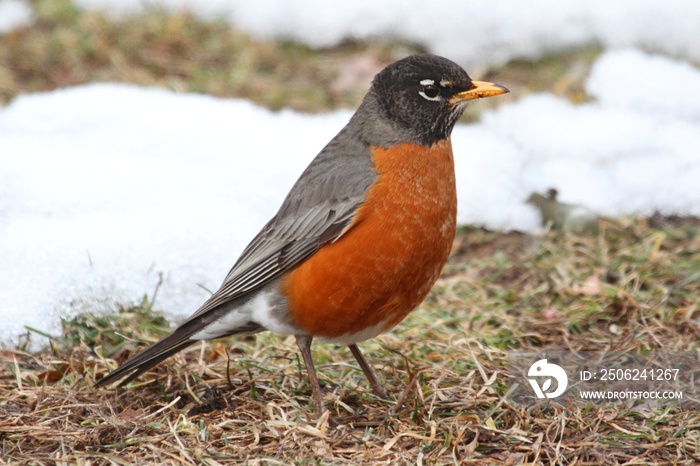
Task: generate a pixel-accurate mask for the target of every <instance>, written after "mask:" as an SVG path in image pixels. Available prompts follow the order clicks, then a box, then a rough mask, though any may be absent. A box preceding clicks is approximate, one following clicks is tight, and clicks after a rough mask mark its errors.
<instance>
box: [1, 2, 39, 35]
mask: <svg viewBox="0 0 700 466" xmlns="http://www.w3.org/2000/svg"><path fill="white" fill-rule="evenodd" d="M32 21H33V17H32V9H31V7H30V6H29V4H28V3H27V2H25V1H24V0H0V34H6V33H8V32H10V31H12V30H13V29H16V28H19V27H23V26H29V25H30V24H31V23H32Z"/></svg>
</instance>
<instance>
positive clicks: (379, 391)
mask: <svg viewBox="0 0 700 466" xmlns="http://www.w3.org/2000/svg"><path fill="white" fill-rule="evenodd" d="M348 348H350V351H351V352H352V355H353V356H355V359H357V362H358V364H359V365H360V367H361V368H362V372H364V373H365V377H367V380H369V384H370V385H371V386H372V391H373V392H374V395H375V396H377V397H378V398H381V399H382V400H388V399H389V397H388V396H387V394H386V392H385V391H384V388H382V386H381V384H380V383H379V379H377V376H376V375H375V374H374V371H373V370H372V368H371V367H370V366H369V364H367V361H366V360H365V357H364V356H362V353H361V352H360V348H358V347H357V345H356V344H354V343H353V344H352V345H348Z"/></svg>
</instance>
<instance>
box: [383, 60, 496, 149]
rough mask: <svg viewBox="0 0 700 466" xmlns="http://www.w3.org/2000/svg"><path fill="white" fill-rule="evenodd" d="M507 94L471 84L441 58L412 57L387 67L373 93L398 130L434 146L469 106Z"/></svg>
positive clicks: (487, 85) (457, 68)
mask: <svg viewBox="0 0 700 466" xmlns="http://www.w3.org/2000/svg"><path fill="white" fill-rule="evenodd" d="M506 92H508V89H506V88H505V87H503V86H499V85H498V84H492V83H486V82H479V81H472V79H471V78H470V77H469V75H468V74H467V72H466V71H464V69H462V67H461V66H459V65H458V64H456V63H454V62H452V61H450V60H448V59H446V58H443V57H439V56H437V55H430V54H420V55H412V56H410V57H406V58H404V59H402V60H399V61H397V62H395V63H393V64H391V65H389V66H387V67H386V68H384V69H383V70H382V71H381V72H379V74H377V76H375V78H374V81H373V83H372V89H371V90H370V95H372V96H373V98H374V99H376V101H377V103H378V104H379V105H378V107H379V109H380V111H381V112H382V113H383V114H384V115H383V116H384V117H385V118H386V119H387V120H388V121H389V122H390V123H391V125H392V126H394V127H395V129H397V130H399V131H400V132H401V133H403V134H407V135H411V139H412V140H413V141H414V142H418V143H420V144H422V145H426V146H430V145H432V144H433V143H435V142H436V141H439V140H441V139H446V138H448V137H449V136H450V133H452V128H454V125H455V123H456V122H457V119H459V117H460V116H461V115H462V113H463V112H464V108H465V106H466V103H467V102H468V101H470V100H472V99H477V98H480V97H490V96H494V95H499V94H503V93H506Z"/></svg>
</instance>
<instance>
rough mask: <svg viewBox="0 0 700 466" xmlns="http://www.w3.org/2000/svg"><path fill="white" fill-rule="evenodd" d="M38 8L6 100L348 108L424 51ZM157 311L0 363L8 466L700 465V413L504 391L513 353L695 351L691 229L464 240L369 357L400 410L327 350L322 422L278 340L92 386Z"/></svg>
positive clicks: (140, 337) (210, 352)
mask: <svg viewBox="0 0 700 466" xmlns="http://www.w3.org/2000/svg"><path fill="white" fill-rule="evenodd" d="M32 4H33V6H34V9H35V12H36V13H37V16H38V21H37V23H36V24H35V25H34V26H32V27H29V28H25V29H21V30H18V31H15V32H13V33H11V34H8V35H6V36H3V37H0V98H1V99H2V101H3V102H9V101H11V100H12V99H13V98H14V97H15V96H16V95H18V94H19V93H22V92H31V91H42V90H51V89H55V88H57V87H61V86H67V85H74V84H80V83H86V82H92V81H96V80H110V81H123V82H130V83H137V84H144V85H154V86H164V87H168V88H171V89H176V90H179V91H193V92H204V93H209V94H213V95H221V96H229V97H232V96H241V97H247V98H252V99H254V100H255V101H256V102H258V103H259V104H261V105H266V106H268V107H270V108H281V107H292V108H295V109H298V110H303V111H319V110H322V109H330V108H338V107H347V108H351V107H353V106H355V105H357V103H358V102H359V99H360V98H361V96H362V95H363V94H364V91H365V89H366V83H367V76H371V75H372V74H373V73H374V72H376V71H377V70H378V69H380V68H381V67H382V66H383V65H384V64H386V63H388V62H390V61H392V60H393V59H394V58H395V56H396V55H397V54H400V53H402V51H403V52H405V51H406V50H411V51H419V50H420V47H418V46H416V45H414V44H400V43H381V44H378V43H346V44H343V45H341V46H338V47H334V48H332V49H326V50H313V49H310V48H308V47H305V46H303V45H299V44H293V43H278V42H256V41H254V40H252V39H250V38H249V37H247V36H245V35H244V34H242V33H240V32H238V31H235V30H231V29H229V28H228V27H227V26H225V25H223V24H219V23H215V22H201V21H198V20H196V19H194V18H193V17H191V16H189V15H186V14H180V15H173V16H168V15H165V14H164V13H163V12H159V11H152V12H149V13H147V14H144V15H142V16H139V17H137V18H132V19H129V20H128V21H121V22H120V21H114V20H107V19H105V18H104V17H102V16H101V15H99V14H95V13H83V12H80V11H78V10H76V9H74V8H73V7H72V6H71V5H70V3H69V2H66V1H54V0H36V1H34V2H32ZM598 53H599V51H598V50H597V49H595V48H590V49H586V50H576V51H571V52H570V53H568V54H563V55H558V56H553V57H546V58H543V59H542V60H540V61H538V62H534V63H533V62H513V63H509V64H507V65H505V66H502V67H498V68H494V69H490V70H484V73H483V74H481V75H480V78H482V79H489V80H494V81H498V82H504V83H510V82H514V80H515V81H517V82H519V83H521V84H522V86H521V87H523V88H526V89H528V90H529V91H541V90H547V91H550V92H555V93H558V94H560V95H565V96H567V97H568V98H569V99H571V100H572V101H577V102H578V101H583V100H585V99H586V96H585V94H584V92H583V90H582V87H581V83H582V82H583V77H584V76H585V73H586V70H587V66H588V65H590V63H591V62H592V60H593V59H594V58H595V56H596V55H597V54H598ZM351 65H352V66H351ZM203 70H205V71H203ZM252 77H254V78H255V79H252ZM491 100H496V99H491ZM485 104H487V105H492V104H491V103H488V101H485ZM493 105H497V103H493ZM481 107H483V106H481ZM477 111H478V110H473V112H474V113H470V114H469V115H467V116H466V119H467V120H469V119H472V120H473V119H476V118H478V113H476V112H477ZM154 293H155V290H153V292H152V293H151V294H150V295H148V296H145V297H144V299H143V302H142V303H140V304H138V305H124V307H123V308H121V309H95V310H94V312H93V313H91V314H85V315H81V316H78V317H76V318H75V319H72V320H70V321H66V322H64V325H63V334H62V335H60V336H56V337H54V338H53V339H52V343H51V346H50V347H49V348H46V349H44V350H41V351H28V350H27V349H26V348H27V347H24V348H23V347H18V348H7V349H4V350H0V439H1V440H2V453H1V455H2V456H1V458H2V461H3V462H6V463H12V464H55V463H66V464H88V463H90V464H112V463H117V464H132V463H133V464H139V463H141V464H143V463H156V462H157V463H160V464H200V463H202V464H218V463H243V462H246V463H248V464H259V463H264V464H308V463H323V464H406V463H410V464H524V463H527V464H555V463H558V464H696V463H698V462H700V452H699V451H698V445H699V438H700V429H699V427H700V414H699V413H698V411H697V410H696V409H692V408H685V407H682V408H675V407H668V408H666V407H661V408H650V407H648V406H641V405H638V404H629V405H624V404H621V405H615V406H597V405H595V404H591V405H589V406H585V407H577V408H562V407H559V406H557V405H556V404H554V403H550V404H547V403H542V404H539V405H536V406H530V407H519V406H516V405H515V404H513V403H512V402H511V401H510V400H509V399H508V397H507V391H508V388H509V387H508V380H507V378H506V369H507V367H506V366H507V351H509V350H529V349H542V348H551V347H559V348H567V349H571V350H603V349H610V348H615V349H618V350H626V351H631V352H637V351H645V350H659V349H665V350H675V351H695V350H696V349H697V345H698V336H699V335H700V309H698V296H700V221H699V220H698V219H693V218H669V217H664V216H661V215H656V216H654V217H651V218H626V219H601V220H600V221H599V223H598V231H597V232H596V233H595V234H590V235H584V236H577V235H573V234H564V233H558V232H554V231H546V230H545V231H543V232H542V233H540V234H536V235H525V234H521V233H517V232H510V233H504V232H492V231H486V230H483V229H481V228H479V227H475V226H471V227H464V228H463V229H461V230H460V232H459V233H458V236H457V239H456V241H455V246H454V251H453V254H452V256H451V259H450V261H449V263H448V265H447V266H446V268H445V270H444V271H443V275H442V277H441V278H440V280H439V281H438V283H437V285H436V286H435V287H434V289H433V291H432V292H431V294H430V295H429V297H428V298H427V299H426V301H425V302H424V303H423V304H422V305H421V306H420V308H419V309H418V310H416V311H415V312H414V313H412V314H411V315H410V316H409V317H408V318H407V319H406V320H405V321H404V322H402V323H401V324H399V325H398V326H397V327H396V328H395V329H394V330H392V331H391V332H389V333H387V334H385V335H382V336H381V337H379V338H377V339H375V340H372V341H369V342H366V343H363V344H362V345H361V347H362V348H363V350H364V352H365V356H366V357H367V359H368V360H369V361H370V362H371V363H372V365H373V366H374V367H375V369H376V370H377V371H378V373H379V374H380V379H381V380H382V381H383V382H384V384H385V387H386V389H387V391H388V392H389V394H390V397H391V400H389V401H382V400H377V399H375V398H374V397H373V396H372V394H371V390H370V389H369V387H368V386H367V383H366V381H365V379H364V376H363V375H362V372H361V371H360V370H359V368H358V367H356V365H355V363H354V360H353V358H352V357H351V356H350V353H349V351H347V349H346V348H342V347H336V346H331V345H320V344H317V345H314V348H313V353H314V357H315V359H316V364H317V369H318V371H319V376H320V379H321V383H322V385H323V387H324V390H325V394H326V395H325V401H326V404H327V406H328V408H329V411H328V413H327V414H326V415H323V416H320V417H319V416H318V415H317V414H316V412H315V411H314V409H313V406H312V404H311V390H310V387H309V385H308V382H307V379H306V374H305V371H304V369H303V363H302V362H301V358H300V357H299V354H298V350H297V348H296V345H295V343H294V340H293V338H291V337H287V338H285V337H282V336H278V335H272V334H261V335H258V336H255V337H241V338H232V339H226V340H219V341H216V342H212V343H203V344H201V345H195V346H194V347H192V348H191V349H190V350H188V351H185V352H183V353H181V354H179V355H177V356H174V357H172V358H171V359H169V360H168V361H166V362H164V363H162V364H161V365H159V366H157V367H156V368H155V369H153V370H152V371H150V372H148V373H147V374H145V375H144V376H142V377H141V378H139V379H138V380H137V381H135V382H133V383H131V384H130V385H129V386H128V387H126V388H125V389H107V390H103V389H95V388H93V383H94V382H95V380H97V379H99V377H101V376H102V375H104V374H105V373H106V372H107V371H108V370H109V368H113V367H115V364H117V363H120V362H123V361H124V360H126V359H127V358H128V357H129V356H130V355H131V354H133V353H134V352H135V351H138V350H139V349H140V348H142V347H143V346H144V345H146V344H147V343H149V342H153V341H155V340H156V339H157V338H158V337H160V336H162V335H164V334H165V333H166V332H167V331H168V328H169V323H168V322H166V320H165V319H164V318H163V317H162V315H161V313H160V312H159V310H158V309H157V301H156V302H155V304H154V303H152V302H151V296H152V295H153V294H154ZM154 306H155V307H156V309H154ZM31 334H32V332H30V336H31Z"/></svg>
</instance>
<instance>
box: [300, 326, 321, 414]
mask: <svg viewBox="0 0 700 466" xmlns="http://www.w3.org/2000/svg"><path fill="white" fill-rule="evenodd" d="M296 338H297V345H298V346H299V350H300V351H301V357H302V358H303V359H304V365H306V372H308V374H309V382H310V383H311V390H312V393H313V397H314V402H315V403H316V409H317V410H318V412H319V413H324V412H325V411H326V405H325V404H324V403H323V394H322V393H321V385H320V384H319V383H318V377H316V369H315V368H314V360H313V359H312V358H311V340H312V338H311V337H310V336H307V335H297V336H296Z"/></svg>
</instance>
